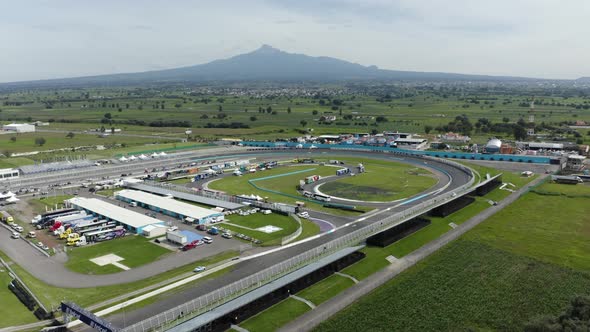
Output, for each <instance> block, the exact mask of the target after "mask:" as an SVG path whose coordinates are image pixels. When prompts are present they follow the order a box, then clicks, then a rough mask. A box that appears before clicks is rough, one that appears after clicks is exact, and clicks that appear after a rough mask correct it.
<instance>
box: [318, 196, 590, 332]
mask: <svg viewBox="0 0 590 332" xmlns="http://www.w3.org/2000/svg"><path fill="white" fill-rule="evenodd" d="M561 188H565V189H563V190H564V191H568V190H571V189H569V187H568V186H567V185H561V187H553V189H554V190H560V189H561ZM588 206H589V205H588V198H568V197H565V196H558V197H555V196H546V195H539V194H536V193H529V194H526V195H525V196H523V197H521V198H520V199H518V200H517V201H516V202H515V203H513V204H511V205H510V206H508V207H507V208H505V209H504V210H502V211H500V212H498V213H496V214H495V215H493V216H492V217H490V218H489V219H488V220H486V221H485V222H484V223H482V224H480V225H479V226H477V227H476V228H475V229H473V230H472V231H470V232H468V233H467V234H465V235H464V236H463V237H462V238H461V239H459V240H457V241H455V242H453V243H451V244H450V245H449V246H447V247H445V248H443V249H442V250H440V251H439V252H437V253H435V254H433V255H432V256H431V257H429V258H427V259H426V260H424V261H423V262H421V263H419V264H418V265H417V266H415V267H413V268H411V269H409V270H407V271H406V272H404V273H402V274H401V275H400V276H398V277H396V278H395V279H393V280H392V281H390V282H388V283H387V284H386V285H385V286H383V287H381V288H379V289H377V290H376V291H374V292H373V293H371V294H370V295H368V296H366V297H364V298H363V299H362V300H361V301H359V302H357V303H355V304H354V305H353V306H351V307H349V308H348V309H346V310H344V311H343V312H341V313H339V314H338V315H337V316H335V317H334V319H331V320H329V321H327V322H325V323H323V324H322V325H320V326H319V327H318V328H317V329H316V330H317V331H333V330H343V331H354V330H356V329H360V328H363V329H369V330H374V331H385V330H390V329H394V330H404V331H424V330H466V329H476V330H503V331H521V330H522V329H523V327H524V325H525V324H526V323H527V322H529V321H530V320H532V319H534V318H536V317H538V316H541V315H551V316H556V315H557V314H559V313H560V312H561V311H562V310H563V308H565V306H566V305H567V304H568V302H569V300H570V299H571V298H572V297H574V296H575V295H581V294H588V293H589V292H590V286H589V285H590V283H589V281H590V258H589V257H588V255H587V252H588V250H589V248H588V243H589V241H588V240H589V239H590V234H589V233H588V232H587V229H588V227H589V225H590V219H588V217H587V216H588V213H589V212H590V210H589V209H590V208H589V207H588ZM530 211H535V213H534V214H533V213H530ZM443 285H444V287H443ZM392 294H395V296H392ZM434 299H437V300H434ZM474 303H478V304H479V305H477V306H474V305H473V304H474ZM425 306H427V307H428V308H429V310H428V311H427V312H426V311H424V310H421V309H420V308H424V307H425ZM398 312H399V313H400V314H395V313H398ZM435 317H436V318H435Z"/></svg>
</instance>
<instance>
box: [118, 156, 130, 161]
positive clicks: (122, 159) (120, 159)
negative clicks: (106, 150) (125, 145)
mask: <svg viewBox="0 0 590 332" xmlns="http://www.w3.org/2000/svg"><path fill="white" fill-rule="evenodd" d="M128 160H129V159H127V158H125V156H123V157H121V158H119V161H128Z"/></svg>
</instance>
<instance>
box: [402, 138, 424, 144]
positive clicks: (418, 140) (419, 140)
mask: <svg viewBox="0 0 590 332" xmlns="http://www.w3.org/2000/svg"><path fill="white" fill-rule="evenodd" d="M425 141H427V139H426V138H398V139H396V140H395V141H394V142H396V143H398V142H401V143H422V142H425Z"/></svg>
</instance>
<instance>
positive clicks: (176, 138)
mask: <svg viewBox="0 0 590 332" xmlns="http://www.w3.org/2000/svg"><path fill="white" fill-rule="evenodd" d="M36 131H37V132H40V133H63V134H68V133H70V132H72V133H74V134H80V135H100V134H101V133H100V132H96V131H71V130H58V129H39V127H37V129H36ZM105 134H109V135H112V136H114V137H119V136H121V137H141V138H158V139H168V140H175V141H184V140H185V139H186V137H180V136H160V135H141V134H128V133H121V132H119V133H115V134H111V131H110V130H108V129H107V131H106V132H105Z"/></svg>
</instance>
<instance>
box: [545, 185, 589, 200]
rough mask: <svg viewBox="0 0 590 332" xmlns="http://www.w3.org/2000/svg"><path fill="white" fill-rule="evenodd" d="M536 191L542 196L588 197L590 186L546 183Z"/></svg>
mask: <svg viewBox="0 0 590 332" xmlns="http://www.w3.org/2000/svg"><path fill="white" fill-rule="evenodd" d="M535 191H536V192H538V193H542V194H550V195H551V194H555V195H557V194H558V195H564V196H571V197H588V196H589V195H590V185H588V184H586V183H584V184H577V185H569V184H559V183H552V182H546V183H543V184H542V185H540V186H538V187H537V188H535Z"/></svg>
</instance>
